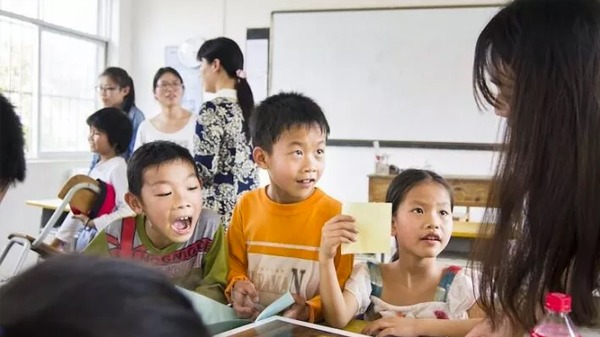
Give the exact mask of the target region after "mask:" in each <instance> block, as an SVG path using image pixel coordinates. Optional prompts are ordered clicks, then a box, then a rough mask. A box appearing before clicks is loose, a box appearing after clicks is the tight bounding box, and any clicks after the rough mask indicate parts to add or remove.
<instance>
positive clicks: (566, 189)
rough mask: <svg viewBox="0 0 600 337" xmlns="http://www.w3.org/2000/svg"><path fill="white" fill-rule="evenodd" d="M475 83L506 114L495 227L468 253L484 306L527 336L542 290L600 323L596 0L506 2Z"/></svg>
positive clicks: (484, 43) (485, 37)
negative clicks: (599, 299)
mask: <svg viewBox="0 0 600 337" xmlns="http://www.w3.org/2000/svg"><path fill="white" fill-rule="evenodd" d="M490 82H492V83H493V82H496V83H497V87H498V88H499V89H500V91H501V92H500V94H499V95H495V91H494V88H493V86H492V84H491V83H490ZM473 85H474V89H475V93H476V94H477V96H476V97H477V99H478V101H479V103H480V104H481V103H484V104H485V103H488V104H491V105H493V106H505V107H506V111H507V128H506V131H505V134H504V144H505V145H504V146H503V149H502V151H501V152H500V158H499V160H498V167H497V169H496V175H495V177H494V181H493V184H492V193H491V198H490V201H493V204H492V203H490V208H489V209H488V211H487V212H486V215H485V217H484V223H489V224H491V227H488V226H482V235H480V237H479V239H478V241H477V242H476V245H475V250H474V255H473V262H475V266H476V267H477V268H478V269H481V282H480V286H479V290H480V294H481V296H480V304H481V306H482V308H483V309H484V311H485V312H486V314H487V315H488V317H490V318H491V320H492V323H493V324H492V325H493V326H495V327H497V326H498V323H499V322H501V321H502V320H503V319H504V318H509V319H510V321H511V322H512V323H513V326H514V327H516V328H517V329H524V330H525V331H529V330H530V329H531V328H533V326H534V325H535V324H536V322H537V321H538V319H540V318H541V317H540V315H539V314H540V313H541V312H542V309H543V307H544V296H545V294H546V293H547V292H566V293H569V294H570V295H571V296H572V311H571V313H570V315H571V317H572V318H573V320H574V322H575V323H576V324H577V325H594V324H597V323H598V307H597V306H596V303H595V299H594V296H593V295H592V293H593V292H594V291H595V290H596V289H598V287H599V286H600V284H599V275H600V207H598V201H599V200H600V189H599V188H598V186H599V185H600V137H598V130H600V2H599V1H591V0H537V1H529V0H516V1H512V2H509V3H508V4H507V5H506V6H505V7H504V8H503V9H501V10H500V11H499V12H498V13H497V14H496V15H495V16H494V17H493V18H492V19H491V20H490V22H489V23H488V24H487V25H486V26H485V28H484V29H483V31H482V32H481V34H480V35H479V38H478V40H477V44H476V47H475V61H474V73H473ZM488 230H491V232H488Z"/></svg>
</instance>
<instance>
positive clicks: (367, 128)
mask: <svg viewBox="0 0 600 337" xmlns="http://www.w3.org/2000/svg"><path fill="white" fill-rule="evenodd" d="M497 11H498V7H492V6H479V7H444V8H404V9H402V8H398V9H374V10H341V11H304V12H303V11H300V12H298V11H296V12H273V14H272V18H271V19H272V22H271V41H270V69H269V70H270V71H269V75H270V82H269V94H275V93H278V92H280V91H290V90H294V91H299V92H302V93H304V94H306V95H308V96H309V97H311V98H313V99H315V100H316V102H317V103H318V104H319V105H320V106H321V107H322V108H323V110H324V111H325V114H326V116H327V119H328V121H329V124H330V126H331V130H332V131H331V136H330V138H331V139H354V140H393V141H415V142H459V143H497V139H498V134H499V130H500V129H499V127H500V126H501V125H500V123H501V122H500V119H499V117H497V116H495V115H494V114H493V112H490V111H483V112H482V111H480V110H479V109H478V108H477V105H476V103H475V99H474V97H473V89H472V78H471V76H472V69H473V54H474V50H475V43H476V40H477V37H478V36H479V33H480V32H481V30H482V29H483V27H484V26H485V25H486V24H487V22H488V21H489V19H490V18H491V17H492V16H493V15H494V14H495V13H496V12H497Z"/></svg>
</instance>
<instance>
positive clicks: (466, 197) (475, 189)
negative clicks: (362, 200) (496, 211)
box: [369, 175, 491, 207]
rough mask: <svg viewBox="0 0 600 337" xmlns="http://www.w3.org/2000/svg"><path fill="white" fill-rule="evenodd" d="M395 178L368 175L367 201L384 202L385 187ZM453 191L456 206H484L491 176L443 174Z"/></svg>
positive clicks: (391, 176)
mask: <svg viewBox="0 0 600 337" xmlns="http://www.w3.org/2000/svg"><path fill="white" fill-rule="evenodd" d="M394 178H395V176H393V175H370V176H369V201H370V202H384V201H385V193H386V192H387V188H388V186H389V185H390V183H391V182H392V180H393V179H394ZM444 178H445V179H446V180H447V181H448V183H449V184H450V186H451V187H452V190H453V192H454V204H455V205H456V206H467V207H486V206H487V199H488V195H489V193H490V187H491V177H478V176H445V177H444Z"/></svg>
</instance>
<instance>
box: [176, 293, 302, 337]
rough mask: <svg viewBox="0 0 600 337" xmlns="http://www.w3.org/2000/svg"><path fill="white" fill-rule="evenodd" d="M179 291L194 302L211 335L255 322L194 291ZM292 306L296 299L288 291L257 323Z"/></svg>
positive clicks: (267, 309) (259, 317)
mask: <svg viewBox="0 0 600 337" xmlns="http://www.w3.org/2000/svg"><path fill="white" fill-rule="evenodd" d="M178 289H179V290H180V291H181V292H182V293H183V294H184V295H185V296H186V297H187V298H188V299H189V300H190V301H191V302H192V305H193V306H194V310H196V312H197V313H198V314H199V315H200V317H202V321H203V322H204V324H206V326H207V327H208V330H209V332H210V333H211V335H215V334H218V333H221V332H224V331H228V330H231V329H235V328H238V327H240V326H243V325H246V324H249V323H252V322H253V321H252V320H250V319H242V318H237V316H236V315H235V312H234V311H233V309H232V308H231V307H229V306H226V305H224V304H221V303H219V302H217V301H214V300H212V299H210V298H208V297H206V296H202V295H200V294H197V293H195V292H193V291H190V290H187V289H183V288H179V287H178ZM292 304H294V298H293V297H292V294H291V293H290V292H289V291H288V292H287V293H285V294H283V295H282V296H281V297H279V298H278V299H277V300H275V301H274V302H273V303H271V304H270V305H268V306H267V307H266V308H265V309H264V310H263V311H262V312H261V313H260V315H258V317H257V318H256V320H255V321H260V320H263V319H265V318H268V317H271V316H275V315H277V314H278V313H280V312H282V311H283V310H285V309H286V308H288V307H289V306H291V305H292Z"/></svg>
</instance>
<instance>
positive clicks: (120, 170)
mask: <svg viewBox="0 0 600 337" xmlns="http://www.w3.org/2000/svg"><path fill="white" fill-rule="evenodd" d="M106 183H108V184H111V185H112V186H113V187H114V188H115V198H116V200H115V206H116V207H115V210H114V211H112V212H111V213H109V214H104V215H101V216H99V217H97V218H95V219H92V220H91V222H92V223H93V225H94V226H95V227H96V229H97V230H98V231H101V230H103V229H104V228H106V226H108V224H109V223H111V222H113V221H116V220H119V219H122V218H125V217H128V216H132V215H134V213H133V211H132V210H131V208H129V206H128V205H127V203H126V202H125V193H127V190H128V184H127V165H126V164H124V163H123V164H122V165H118V166H116V167H115V168H114V169H113V170H112V172H111V173H110V181H107V182H106ZM90 225H91V224H90Z"/></svg>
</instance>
